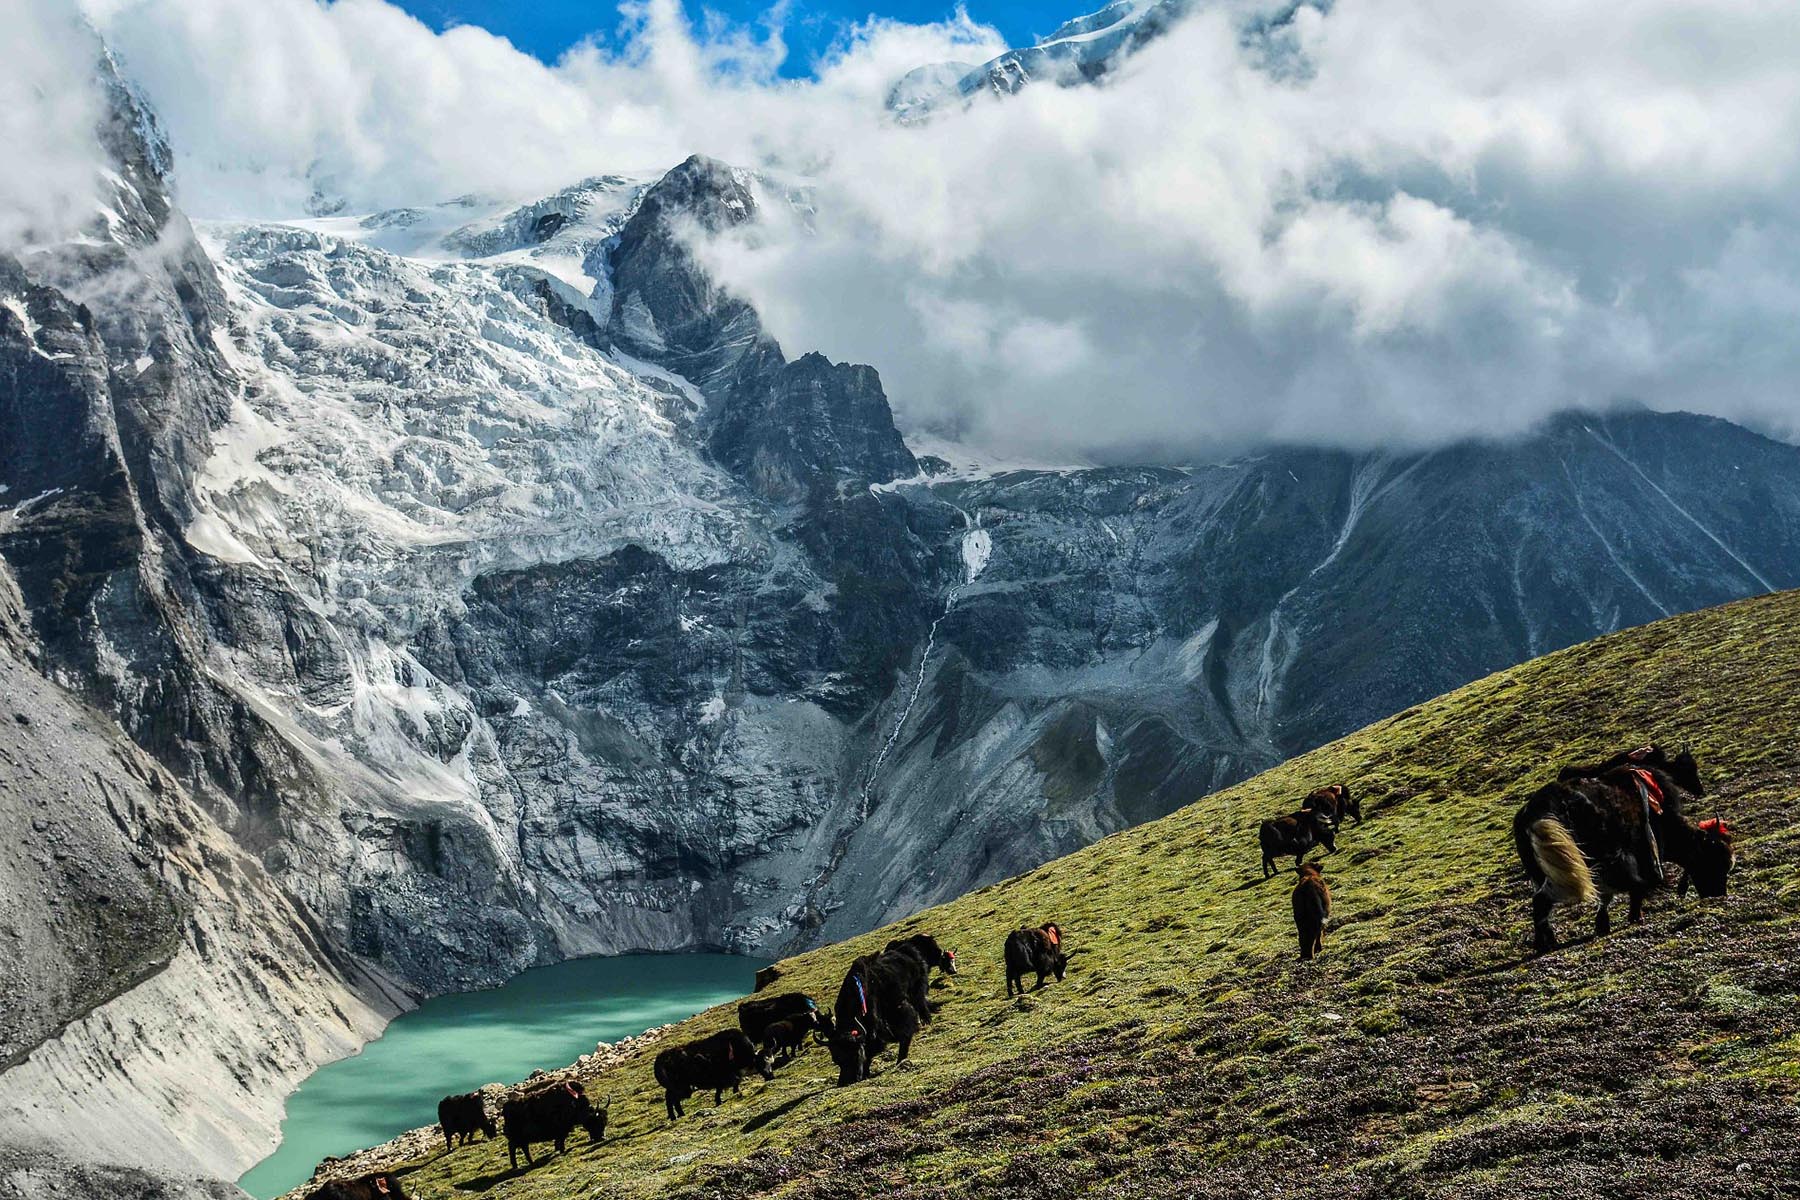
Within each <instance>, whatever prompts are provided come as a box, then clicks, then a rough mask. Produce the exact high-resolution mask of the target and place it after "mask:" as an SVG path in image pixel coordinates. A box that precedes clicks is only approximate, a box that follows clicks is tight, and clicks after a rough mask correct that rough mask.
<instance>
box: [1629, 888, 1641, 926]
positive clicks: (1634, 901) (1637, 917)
mask: <svg viewBox="0 0 1800 1200" xmlns="http://www.w3.org/2000/svg"><path fill="white" fill-rule="evenodd" d="M1643 919H1644V893H1642V892H1633V893H1631V913H1630V921H1631V923H1632V924H1633V925H1636V924H1637V923H1638V922H1639V921H1642V920H1643Z"/></svg>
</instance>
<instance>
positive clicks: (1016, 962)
mask: <svg viewBox="0 0 1800 1200" xmlns="http://www.w3.org/2000/svg"><path fill="white" fill-rule="evenodd" d="M1004 957H1005V960H1006V994H1007V995H1008V996H1011V995H1012V994H1013V991H1014V989H1015V988H1016V989H1017V990H1018V993H1019V995H1021V996H1022V995H1024V994H1025V976H1026V975H1027V974H1028V973H1031V972H1036V974H1037V987H1043V986H1044V980H1045V979H1046V978H1047V977H1049V976H1051V975H1055V976H1056V982H1058V983H1061V982H1062V980H1063V973H1064V972H1065V971H1067V970H1068V969H1069V956H1068V954H1067V953H1065V952H1064V950H1063V948H1062V929H1061V927H1060V926H1058V925H1056V924H1055V923H1054V922H1052V923H1050V924H1048V925H1040V926H1038V927H1037V928H1036V929H1030V928H1026V929H1015V930H1013V931H1012V932H1011V933H1009V934H1007V935H1006V949H1005V951H1004Z"/></svg>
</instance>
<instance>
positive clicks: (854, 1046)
mask: <svg viewBox="0 0 1800 1200" xmlns="http://www.w3.org/2000/svg"><path fill="white" fill-rule="evenodd" d="M868 1040H869V1039H868V1035H867V1034H865V1033H864V1032H863V1031H862V1030H861V1029H860V1028H859V1027H858V1026H857V1025H856V1024H854V1023H852V1024H850V1025H849V1026H848V1027H846V1028H844V1029H842V1030H840V1031H839V1032H838V1033H837V1034H836V1035H835V1036H834V1037H833V1038H832V1039H831V1061H832V1062H834V1063H836V1064H837V1069H838V1086H839V1087H848V1086H850V1085H851V1084H853V1083H855V1082H856V1081H857V1080H859V1079H863V1078H865V1077H866V1076H867V1075H868V1073H869V1058H868Z"/></svg>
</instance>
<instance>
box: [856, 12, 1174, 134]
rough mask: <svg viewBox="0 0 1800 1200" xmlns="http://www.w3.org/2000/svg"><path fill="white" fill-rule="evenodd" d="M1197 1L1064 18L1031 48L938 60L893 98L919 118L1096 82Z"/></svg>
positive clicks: (896, 109) (910, 75)
mask: <svg viewBox="0 0 1800 1200" xmlns="http://www.w3.org/2000/svg"><path fill="white" fill-rule="evenodd" d="M1193 4H1194V0H1118V2H1117V3H1114V4H1109V5H1107V6H1106V7H1105V8H1102V9H1099V10H1097V11H1095V12H1091V13H1087V14H1085V15H1083V16H1079V17H1075V18H1074V19H1072V20H1069V21H1065V22H1063V23H1062V24H1061V25H1059V26H1057V28H1056V29H1055V30H1054V31H1053V32H1051V33H1050V34H1049V36H1047V37H1044V38H1042V39H1040V40H1038V41H1037V42H1034V43H1032V44H1031V45H1029V46H1022V47H1019V48H1017V49H1014V50H1008V51H1007V52H1006V53H1005V54H1002V55H1000V56H999V57H997V58H994V59H991V60H990V61H988V62H985V63H983V64H981V65H980V66H977V67H973V68H971V67H968V66H967V65H966V64H963V63H934V64H931V65H929V66H924V67H918V68H916V69H914V70H912V71H909V72H907V74H906V75H905V76H903V77H902V78H901V79H900V81H899V82H898V83H896V84H895V85H894V88H893V90H892V91H891V92H890V93H889V96H888V108H889V109H890V110H891V111H892V112H893V113H894V115H895V116H896V117H897V118H899V119H900V120H902V121H908V120H920V119H923V118H925V117H927V116H929V115H931V114H932V113H933V112H935V111H937V110H940V109H942V108H943V107H944V106H945V105H947V104H956V103H960V102H967V101H968V100H971V99H973V98H974V97H975V96H978V95H983V94H990V95H1011V94H1012V93H1014V92H1016V91H1018V90H1019V89H1020V88H1022V87H1024V86H1025V85H1026V84H1028V83H1031V82H1034V81H1039V80H1048V81H1050V82H1053V83H1058V84H1065V85H1066V84H1075V83H1083V82H1091V81H1093V80H1095V79H1098V78H1099V77H1100V76H1102V75H1104V74H1105V73H1106V72H1107V71H1109V70H1110V69H1111V68H1112V66H1113V65H1114V64H1115V62H1116V61H1117V60H1118V59H1119V58H1121V57H1123V56H1124V55H1127V54H1130V53H1131V52H1132V51H1134V50H1136V49H1137V48H1138V47H1139V46H1141V45H1143V44H1144V43H1145V42H1148V41H1150V40H1152V39H1154V38H1156V37H1158V36H1160V35H1161V34H1162V33H1163V32H1164V31H1165V30H1167V29H1168V27H1169V26H1170V25H1171V24H1173V23H1174V22H1175V21H1177V20H1179V19H1180V18H1181V17H1183V16H1185V15H1186V14H1187V13H1188V12H1189V11H1190V10H1191V9H1192V7H1193Z"/></svg>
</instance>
